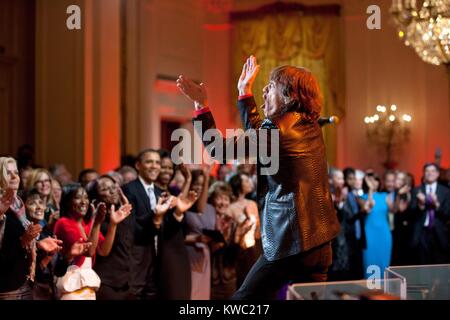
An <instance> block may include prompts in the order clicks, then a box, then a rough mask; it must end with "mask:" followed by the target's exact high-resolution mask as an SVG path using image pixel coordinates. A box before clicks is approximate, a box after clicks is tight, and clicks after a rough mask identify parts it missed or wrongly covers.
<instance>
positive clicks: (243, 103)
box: [237, 56, 262, 130]
mask: <svg viewBox="0 0 450 320" xmlns="http://www.w3.org/2000/svg"><path fill="white" fill-rule="evenodd" d="M259 68H260V66H259V65H258V63H257V61H256V58H255V57H254V56H250V57H249V58H248V59H247V61H246V62H245V63H244V66H243V67H242V73H241V76H240V77H239V81H238V85H237V88H238V91H239V101H238V108H239V114H240V117H241V121H242V125H243V126H244V129H245V130H248V129H258V128H259V127H261V123H262V119H261V116H260V115H259V112H258V107H257V106H256V103H255V99H254V98H253V83H254V82H255V79H256V76H257V75H258V72H259Z"/></svg>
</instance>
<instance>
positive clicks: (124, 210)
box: [110, 203, 133, 224]
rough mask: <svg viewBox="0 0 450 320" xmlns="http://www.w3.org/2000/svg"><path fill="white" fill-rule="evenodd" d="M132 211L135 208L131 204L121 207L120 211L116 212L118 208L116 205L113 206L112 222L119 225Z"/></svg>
mask: <svg viewBox="0 0 450 320" xmlns="http://www.w3.org/2000/svg"><path fill="white" fill-rule="evenodd" d="M131 209H133V206H132V205H131V204H129V203H128V204H124V205H123V206H121V207H120V208H119V209H118V210H116V207H115V206H114V205H112V206H111V214H110V220H111V222H112V223H114V224H119V223H121V222H122V221H123V220H125V219H126V218H127V217H128V216H129V215H130V214H131Z"/></svg>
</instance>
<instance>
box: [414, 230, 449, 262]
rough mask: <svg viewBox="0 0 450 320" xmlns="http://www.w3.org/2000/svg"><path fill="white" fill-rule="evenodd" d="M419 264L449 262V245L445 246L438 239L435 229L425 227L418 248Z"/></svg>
mask: <svg viewBox="0 0 450 320" xmlns="http://www.w3.org/2000/svg"><path fill="white" fill-rule="evenodd" d="M417 257H418V258H417V260H418V263H419V264H445V263H449V261H450V258H449V254H448V247H444V246H442V245H441V243H440V242H439V240H438V237H437V235H436V233H435V230H433V229H428V228H425V227H424V228H423V230H422V233H421V235H420V242H419V246H418V248H417Z"/></svg>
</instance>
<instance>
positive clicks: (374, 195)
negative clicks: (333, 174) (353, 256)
mask: <svg viewBox="0 0 450 320" xmlns="http://www.w3.org/2000/svg"><path fill="white" fill-rule="evenodd" d="M379 188H380V178H379V177H378V176H375V175H374V174H373V173H369V174H368V175H366V177H365V178H364V185H363V189H364V195H363V196H362V199H364V207H363V208H364V211H365V212H366V217H365V227H364V228H365V234H366V248H365V249H364V250H363V266H364V277H365V278H366V279H367V278H369V277H370V278H383V277H384V270H385V268H387V267H389V264H390V262H391V251H392V234H391V230H390V228H389V218H388V215H389V204H388V203H389V202H388V200H387V196H388V194H387V193H386V192H379Z"/></svg>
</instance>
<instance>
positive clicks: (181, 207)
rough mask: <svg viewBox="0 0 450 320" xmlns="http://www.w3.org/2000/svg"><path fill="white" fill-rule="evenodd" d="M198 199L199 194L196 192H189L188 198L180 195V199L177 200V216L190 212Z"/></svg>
mask: <svg viewBox="0 0 450 320" xmlns="http://www.w3.org/2000/svg"><path fill="white" fill-rule="evenodd" d="M197 199H198V194H197V192H195V191H189V193H188V195H187V196H186V197H185V196H183V195H180V196H179V197H178V198H176V207H177V214H181V213H184V212H186V211H188V210H189V209H190V208H191V207H192V205H193V204H194V203H195V201H197Z"/></svg>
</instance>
